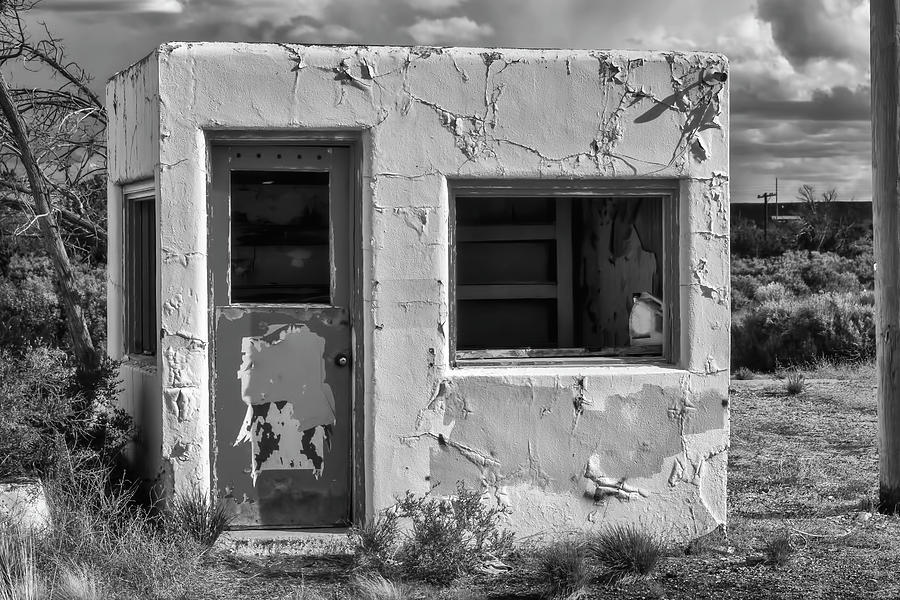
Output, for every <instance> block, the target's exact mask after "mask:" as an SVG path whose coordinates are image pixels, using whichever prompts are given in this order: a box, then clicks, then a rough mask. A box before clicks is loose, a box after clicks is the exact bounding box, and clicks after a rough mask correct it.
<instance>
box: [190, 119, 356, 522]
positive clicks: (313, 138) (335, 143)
mask: <svg viewBox="0 0 900 600" xmlns="http://www.w3.org/2000/svg"><path fill="white" fill-rule="evenodd" d="M203 133H204V134H205V142H206V143H205V147H204V151H205V152H206V155H205V164H206V218H207V232H209V230H210V229H209V227H210V225H211V223H210V220H211V216H212V212H211V206H212V197H211V194H212V185H211V184H212V176H213V172H212V148H213V147H215V146H239V145H246V146H267V145H268V146H284V145H296V146H298V147H303V146H320V147H321V146H325V147H328V146H332V147H342V148H347V149H348V153H349V161H350V180H349V181H348V182H347V183H348V199H349V202H350V204H351V206H350V210H349V211H348V218H349V219H350V235H349V236H348V243H349V245H350V248H349V262H350V272H351V273H350V274H351V276H352V285H351V286H350V290H349V293H350V306H349V309H350V340H351V346H352V348H353V356H352V360H351V365H350V368H351V371H350V376H351V384H350V389H351V390H352V394H351V395H352V397H351V399H350V412H351V423H350V454H351V464H350V511H351V518H352V520H353V522H354V523H362V522H365V519H366V480H365V471H366V469H365V458H366V451H365V440H364V433H365V429H366V427H365V423H366V421H365V402H364V399H365V379H364V377H363V372H364V368H365V367H364V365H365V362H364V355H363V352H364V348H365V332H364V331H363V329H362V328H363V324H364V322H365V321H364V319H363V312H362V284H363V270H362V265H363V252H362V250H363V245H362V240H363V237H362V190H363V181H362V177H363V136H364V135H365V131H363V130H361V129H340V130H327V129H323V130H316V129H313V130H302V131H301V130H297V129H288V130H285V129H281V130H270V129H205V130H203ZM209 240H210V236H209V233H207V253H208V252H209ZM207 296H208V306H207V313H208V328H209V329H208V331H209V336H208V338H209V343H208V369H209V473H210V482H209V484H210V496H211V497H214V495H215V491H216V490H217V489H218V481H217V478H218V476H217V474H216V461H217V456H218V438H217V433H216V420H215V385H216V372H215V352H216V349H215V335H214V333H215V302H216V298H215V296H214V294H213V279H212V277H211V276H208V279H207ZM213 500H214V498H213Z"/></svg>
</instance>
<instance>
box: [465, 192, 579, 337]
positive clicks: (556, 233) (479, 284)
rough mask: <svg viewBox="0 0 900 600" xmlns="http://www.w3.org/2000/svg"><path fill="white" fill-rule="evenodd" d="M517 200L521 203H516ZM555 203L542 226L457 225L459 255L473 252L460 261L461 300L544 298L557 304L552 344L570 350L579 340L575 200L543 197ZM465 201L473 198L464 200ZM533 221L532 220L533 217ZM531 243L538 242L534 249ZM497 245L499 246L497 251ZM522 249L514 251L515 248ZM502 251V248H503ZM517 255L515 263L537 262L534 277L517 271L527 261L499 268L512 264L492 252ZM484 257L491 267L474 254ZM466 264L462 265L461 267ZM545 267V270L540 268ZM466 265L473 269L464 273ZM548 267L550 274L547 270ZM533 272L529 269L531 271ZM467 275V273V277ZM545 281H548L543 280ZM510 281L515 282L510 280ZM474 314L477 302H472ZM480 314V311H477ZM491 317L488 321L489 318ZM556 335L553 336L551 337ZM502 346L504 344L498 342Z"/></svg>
mask: <svg viewBox="0 0 900 600" xmlns="http://www.w3.org/2000/svg"><path fill="white" fill-rule="evenodd" d="M512 200H513V202H515V201H516V200H519V199H512ZM544 200H547V201H551V202H553V207H552V210H551V212H549V214H546V213H545V217H549V218H545V219H542V222H506V223H497V222H494V223H491V224H489V225H482V224H480V223H476V222H472V221H471V220H470V221H469V222H467V223H458V224H457V227H456V232H455V243H456V244H457V256H458V257H459V256H460V254H461V253H464V252H466V251H468V252H469V253H470V254H469V255H468V258H467V260H466V261H465V262H462V261H461V259H459V258H458V259H457V276H458V277H459V278H458V279H457V282H456V300H457V301H458V302H460V303H465V302H466V301H486V300H487V301H503V300H510V301H523V300H524V301H527V300H541V301H545V302H546V301H554V302H553V304H552V305H551V310H555V313H556V322H555V323H553V324H552V326H551V327H552V329H551V331H555V338H556V339H555V340H552V338H551V343H552V342H553V341H555V343H554V344H553V346H554V347H556V348H568V347H571V346H572V344H573V341H574V337H575V335H574V317H573V310H574V307H573V288H572V201H571V199H570V198H553V199H544ZM461 201H462V202H472V201H474V200H469V199H461ZM529 220H530V219H529ZM529 242H533V243H534V244H531V245H529ZM494 243H496V246H497V248H496V249H494V250H492V246H494ZM538 245H543V246H544V247H545V248H548V250H538V249H537V246H538ZM516 246H519V247H520V248H519V249H517V250H510V248H516ZM501 247H502V248H503V250H501V249H500V248H501ZM502 251H505V252H510V253H515V257H514V258H513V259H512V260H526V261H527V260H529V257H530V258H531V259H532V260H534V261H536V262H532V263H530V264H531V265H532V266H534V269H531V271H533V272H530V273H527V274H526V273H522V272H521V269H519V268H518V267H520V266H522V264H523V263H519V264H518V265H514V266H515V267H517V268H511V269H510V270H509V271H506V272H502V273H501V272H500V271H503V269H502V268H501V269H499V270H498V268H497V265H498V264H501V263H498V260H500V261H502V260H510V259H507V258H502V259H501V258H498V257H500V256H503V255H502V254H494V255H493V257H491V256H490V254H489V253H491V252H497V253H499V252H502ZM482 252H483V253H485V254H484V256H485V258H486V259H487V258H493V261H491V260H486V261H485V264H489V263H491V262H493V271H492V270H491V269H487V270H479V271H475V270H474V269H481V268H482V265H480V264H479V263H478V262H477V261H473V260H472V257H473V256H479V254H475V253H482ZM461 265H462V266H461ZM537 265H540V266H537ZM462 267H465V268H466V269H468V270H467V271H464V269H463V268H462ZM543 269H546V271H542V270H543ZM526 270H529V269H526ZM463 272H465V273H468V275H463V274H462V273H463ZM522 275H526V276H528V277H529V278H532V280H531V281H515V280H514V279H515V278H516V277H517V276H520V277H521V276H522ZM544 277H546V279H544ZM509 279H513V281H510V280H509ZM468 306H471V307H472V310H478V311H480V310H481V309H479V308H475V304H468ZM472 314H475V313H472ZM484 318H488V317H486V316H485V317H484ZM551 335H552V334H551ZM497 342H498V343H500V344H502V343H503V340H497Z"/></svg>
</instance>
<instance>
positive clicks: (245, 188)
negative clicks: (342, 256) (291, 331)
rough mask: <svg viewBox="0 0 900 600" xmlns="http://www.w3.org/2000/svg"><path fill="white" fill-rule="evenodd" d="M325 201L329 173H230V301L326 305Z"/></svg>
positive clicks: (328, 296)
mask: <svg viewBox="0 0 900 600" xmlns="http://www.w3.org/2000/svg"><path fill="white" fill-rule="evenodd" d="M328 197H329V174H328V172H310V171H305V172H300V171H232V172H231V301H232V302H234V303H273V304H301V303H324V304H328V303H330V302H331V270H330V267H329V265H330V264H331V260H330V252H329V237H328V233H329V218H328V215H329V206H328Z"/></svg>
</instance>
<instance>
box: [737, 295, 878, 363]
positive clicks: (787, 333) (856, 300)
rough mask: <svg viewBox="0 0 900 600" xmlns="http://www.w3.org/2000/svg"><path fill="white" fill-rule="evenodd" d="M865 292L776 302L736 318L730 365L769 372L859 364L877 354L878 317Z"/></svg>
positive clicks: (749, 310)
mask: <svg viewBox="0 0 900 600" xmlns="http://www.w3.org/2000/svg"><path fill="white" fill-rule="evenodd" d="M868 295H869V294H868V293H864V294H858V293H857V294H850V293H844V294H834V293H823V294H812V295H809V296H805V297H800V298H787V299H784V300H772V301H768V302H764V303H762V304H760V305H759V306H754V307H752V308H748V309H745V310H743V311H741V312H739V313H738V314H736V315H734V317H733V319H732V328H731V344H732V367H733V368H739V367H747V368H749V369H753V370H755V371H771V370H772V369H773V368H775V366H776V365H779V364H781V365H806V364H810V363H813V362H815V361H817V360H819V359H823V358H824V359H831V360H836V361H840V362H853V361H856V362H859V361H865V360H869V359H871V358H872V357H873V356H874V355H875V314H874V307H873V306H871V305H870V304H868V302H867V296H868Z"/></svg>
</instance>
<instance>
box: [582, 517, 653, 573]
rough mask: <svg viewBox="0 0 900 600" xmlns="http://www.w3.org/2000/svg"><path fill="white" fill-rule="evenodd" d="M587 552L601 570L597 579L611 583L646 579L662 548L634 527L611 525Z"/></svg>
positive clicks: (649, 535)
mask: <svg viewBox="0 0 900 600" xmlns="http://www.w3.org/2000/svg"><path fill="white" fill-rule="evenodd" d="M589 551H590V553H591V555H592V557H593V558H594V559H595V560H596V561H597V562H598V563H599V565H600V567H601V568H602V570H603V572H602V575H601V579H602V580H604V581H606V582H609V583H614V582H617V581H623V580H633V579H640V578H643V577H647V576H649V575H650V574H651V573H653V571H654V570H655V569H656V566H657V565H658V564H659V561H660V559H661V558H662V556H663V553H664V552H665V546H664V544H663V541H662V540H661V539H660V538H659V537H657V536H655V535H653V534H651V533H649V532H647V531H645V530H643V529H639V528H638V527H636V526H635V525H613V526H612V527H610V528H608V529H606V530H605V531H603V532H601V533H599V534H598V535H597V536H596V537H595V538H594V539H593V540H591V542H590V544H589Z"/></svg>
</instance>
